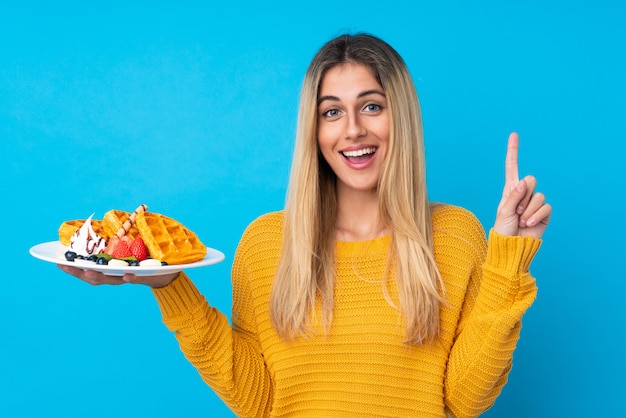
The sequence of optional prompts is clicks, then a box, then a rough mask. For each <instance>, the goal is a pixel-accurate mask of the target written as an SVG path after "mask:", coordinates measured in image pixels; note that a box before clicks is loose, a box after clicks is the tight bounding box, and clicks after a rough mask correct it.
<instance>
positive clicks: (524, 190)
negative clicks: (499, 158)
mask: <svg viewBox="0 0 626 418" xmlns="http://www.w3.org/2000/svg"><path fill="white" fill-rule="evenodd" d="M518 148H519V137H518V135H517V133H515V132H513V133H511V135H509V145H508V149H507V153H506V162H505V177H506V179H505V184H504V190H503V191H502V199H501V200H500V204H499V205H498V212H497V213H496V221H495V224H494V226H493V230H494V231H495V232H497V233H499V234H501V235H510V236H516V235H517V236H531V237H535V238H541V236H542V235H543V232H544V231H545V229H546V227H547V226H548V222H549V221H550V215H551V214H552V207H551V206H550V205H549V204H547V203H546V198H545V196H544V195H543V194H542V193H539V192H536V191H535V187H536V186H537V180H536V179H535V178H534V177H533V176H526V177H524V178H523V179H522V180H519V174H518V163H517V161H518Z"/></svg>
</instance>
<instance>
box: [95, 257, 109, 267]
mask: <svg viewBox="0 0 626 418" xmlns="http://www.w3.org/2000/svg"><path fill="white" fill-rule="evenodd" d="M96 264H100V265H103V266H106V265H107V264H109V262H108V260H107V259H106V258H105V257H98V259H97V260H96Z"/></svg>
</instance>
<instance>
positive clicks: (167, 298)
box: [152, 272, 204, 319]
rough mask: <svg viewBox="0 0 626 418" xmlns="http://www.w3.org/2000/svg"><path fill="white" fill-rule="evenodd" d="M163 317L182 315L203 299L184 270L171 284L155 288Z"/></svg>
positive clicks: (153, 291) (153, 290)
mask: <svg viewBox="0 0 626 418" xmlns="http://www.w3.org/2000/svg"><path fill="white" fill-rule="evenodd" d="M152 293H153V294H154V296H155V297H156V300H157V303H158V304H159V308H160V309H161V314H162V315H163V318H164V319H165V318H172V317H176V316H178V315H181V314H183V313H185V312H189V310H190V309H191V308H192V307H194V306H197V305H198V304H199V303H201V302H202V301H203V298H204V297H203V296H202V295H201V294H200V292H198V289H197V288H196V286H195V285H194V284H193V282H192V281H191V280H189V277H187V275H186V274H185V273H184V272H181V273H180V274H179V275H178V277H177V278H176V279H174V280H173V281H172V282H171V283H170V284H169V285H167V286H164V287H159V288H153V289H152Z"/></svg>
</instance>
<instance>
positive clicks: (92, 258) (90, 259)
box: [87, 254, 98, 261]
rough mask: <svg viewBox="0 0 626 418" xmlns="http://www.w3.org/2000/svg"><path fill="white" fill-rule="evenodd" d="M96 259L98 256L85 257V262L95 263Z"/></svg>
mask: <svg viewBox="0 0 626 418" xmlns="http://www.w3.org/2000/svg"><path fill="white" fill-rule="evenodd" d="M97 259H98V256H97V255H95V254H91V255H90V256H89V257H87V261H96V260H97Z"/></svg>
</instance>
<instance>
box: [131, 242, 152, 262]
mask: <svg viewBox="0 0 626 418" xmlns="http://www.w3.org/2000/svg"><path fill="white" fill-rule="evenodd" d="M130 252H131V254H132V255H133V256H134V257H135V258H136V259H137V260H139V261H143V260H145V259H146V258H148V248H147V247H146V244H144V242H143V239H141V237H137V238H135V240H134V241H133V243H132V244H131V245H130Z"/></svg>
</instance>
